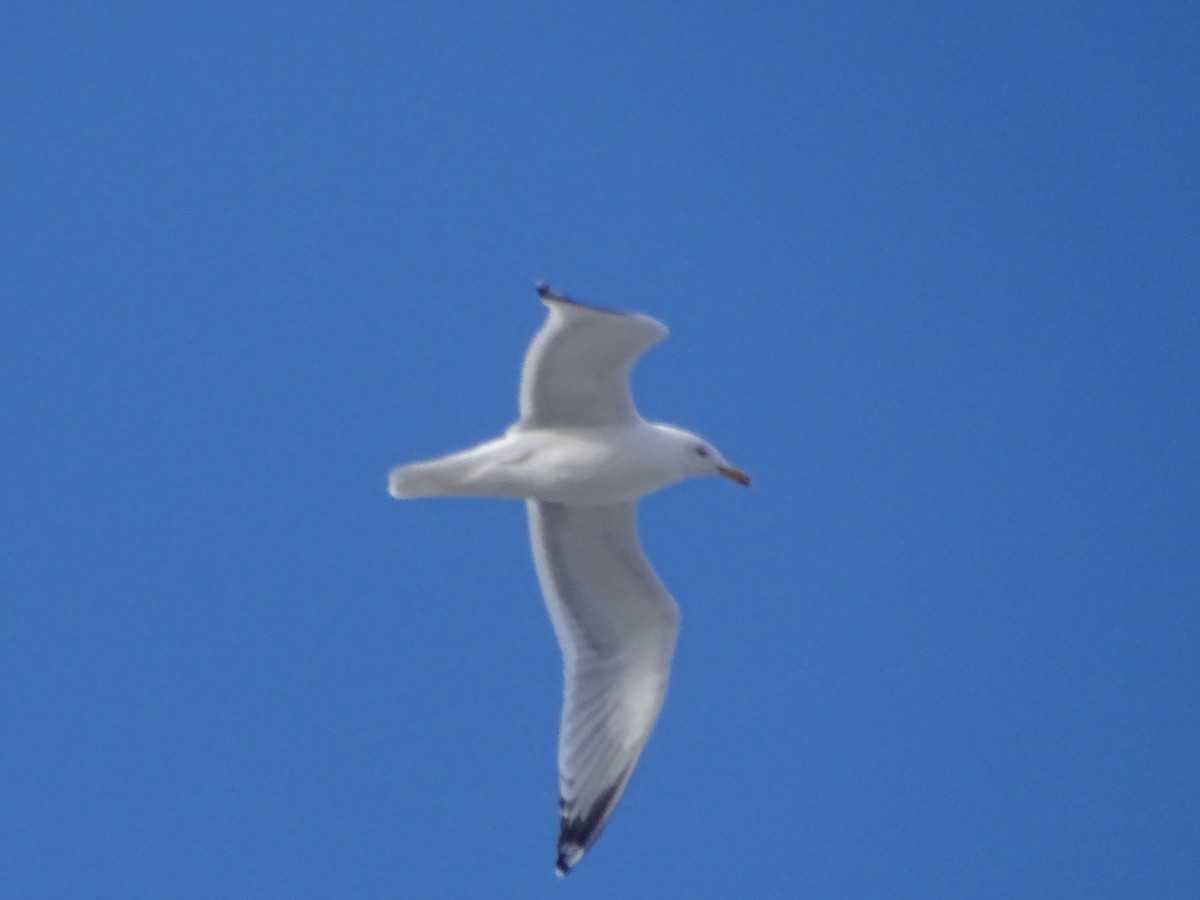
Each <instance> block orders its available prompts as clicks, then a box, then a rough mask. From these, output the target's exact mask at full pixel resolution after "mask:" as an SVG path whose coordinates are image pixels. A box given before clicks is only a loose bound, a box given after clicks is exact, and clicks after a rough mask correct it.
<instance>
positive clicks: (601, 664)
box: [528, 500, 679, 875]
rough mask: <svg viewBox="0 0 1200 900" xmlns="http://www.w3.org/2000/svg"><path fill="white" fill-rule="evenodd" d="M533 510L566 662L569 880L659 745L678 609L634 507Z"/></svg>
mask: <svg viewBox="0 0 1200 900" xmlns="http://www.w3.org/2000/svg"><path fill="white" fill-rule="evenodd" d="M528 507H529V526H530V533H531V536H532V539H533V558H534V563H535V565H536V566H537V573H538V580H539V581H540V582H541V586H542V593H543V595H544V596H545V599H546V607H547V609H548V610H549V611H550V619H551V621H552V622H553V624H554V633H555V635H556V637H557V638H558V643H559V646H560V647H561V648H562V654H563V673H564V676H565V686H564V689H563V712H562V723H561V725H560V729H559V736H558V779H559V790H560V798H559V808H560V815H561V819H560V824H559V836H558V859H557V862H556V864H555V868H556V870H557V871H558V873H559V874H560V875H565V874H566V873H567V872H568V871H569V870H570V868H571V867H572V866H573V865H575V863H577V862H578V861H579V860H580V858H581V857H582V856H583V854H584V853H585V852H586V851H587V849H588V848H589V847H590V846H591V845H592V843H593V842H594V841H595V840H596V838H597V837H599V835H600V832H601V831H602V830H603V828H604V826H605V824H606V823H607V822H608V819H609V817H610V816H611V815H612V812H613V809H614V808H615V807H616V805H617V801H618V800H619V799H620V798H621V794H622V792H623V791H624V790H625V785H626V784H627V783H628V781H629V777H630V776H631V775H632V774H633V768H634V766H635V765H637V761H638V757H639V756H640V755H641V753H642V748H643V747H645V745H646V739H647V738H649V737H650V731H651V729H652V728H653V727H654V722H655V720H656V719H657V718H658V712H659V710H660V709H661V708H662V703H663V698H664V697H665V696H666V690H667V676H668V674H669V671H670V667H671V655H672V653H673V652H674V650H675V635H676V633H677V632H678V630H679V607H678V606H676V605H675V601H674V600H672V599H671V595H670V594H668V593H667V590H666V588H664V587H663V585H662V582H661V581H659V580H658V576H657V575H655V574H654V570H653V569H652V568H651V567H650V563H649V562H648V561H647V560H646V557H645V555H644V554H643V553H642V548H641V546H640V545H639V543H638V536H637V521H636V519H637V505H636V504H635V503H619V504H614V505H611V506H568V505H565V504H560V503H542V502H539V501H535V500H530V501H528Z"/></svg>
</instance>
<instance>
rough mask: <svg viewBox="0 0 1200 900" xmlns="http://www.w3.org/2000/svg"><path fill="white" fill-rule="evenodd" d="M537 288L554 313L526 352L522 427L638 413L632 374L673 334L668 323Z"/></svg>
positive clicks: (613, 421)
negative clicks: (648, 353)
mask: <svg viewBox="0 0 1200 900" xmlns="http://www.w3.org/2000/svg"><path fill="white" fill-rule="evenodd" d="M537 291H538V296H539V297H541V298H542V300H543V301H544V302H545V304H546V306H547V307H549V309H550V316H549V318H547V319H546V323H545V324H544V325H543V326H542V328H541V330H540V331H538V333H537V334H536V335H534V338H533V343H532V344H530V345H529V350H528V352H526V354H525V364H524V366H523V368H522V370H521V420H520V425H521V426H522V427H526V428H543V427H547V426H555V425H574V426H589V425H594V426H598V425H620V424H622V423H624V422H629V421H632V420H634V419H635V418H637V409H636V408H635V407H634V405H633V396H632V394H630V391H629V373H630V372H631V371H632V369H633V364H634V363H635V362H637V359H638V357H639V356H641V355H642V354H643V353H645V352H646V350H648V349H649V348H650V347H652V346H654V345H655V344H657V343H658V342H659V341H661V340H662V339H663V338H665V337H666V336H667V328H666V326H665V325H663V324H662V323H661V322H658V321H656V320H655V319H651V318H650V317H649V316H643V315H638V314H635V313H617V312H609V311H608V310H603V309H597V308H595V307H592V306H585V305H584V304H582V303H578V302H576V301H574V300H571V299H570V298H568V297H564V296H562V295H561V294H558V293H555V292H554V291H552V290H551V289H550V288H548V287H547V286H546V285H544V284H538V286H537Z"/></svg>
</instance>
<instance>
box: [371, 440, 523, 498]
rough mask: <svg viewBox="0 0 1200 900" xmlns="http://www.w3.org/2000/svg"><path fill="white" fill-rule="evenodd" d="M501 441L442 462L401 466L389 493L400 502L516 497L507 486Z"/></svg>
mask: <svg viewBox="0 0 1200 900" xmlns="http://www.w3.org/2000/svg"><path fill="white" fill-rule="evenodd" d="M501 443H502V439H501V440H500V441H488V442H487V443H484V444H480V445H479V446H478V447H472V448H470V449H469V450H462V451H460V452H458V453H451V454H450V455H449V456H443V457H441V458H439V459H431V460H428V461H426V462H418V463H411V464H409V465H407V466H397V467H396V468H394V469H392V471H391V472H389V473H388V493H389V494H391V495H392V496H393V497H395V498H396V499H397V500H408V499H414V498H417V497H502V498H509V497H516V496H520V494H519V493H514V491H513V490H512V488H511V487H510V486H509V485H508V484H507V480H508V479H507V478H506V476H507V474H508V473H507V472H506V471H505V466H504V465H503V463H504V461H505V454H504V453H503V448H502V447H501V446H500V445H501Z"/></svg>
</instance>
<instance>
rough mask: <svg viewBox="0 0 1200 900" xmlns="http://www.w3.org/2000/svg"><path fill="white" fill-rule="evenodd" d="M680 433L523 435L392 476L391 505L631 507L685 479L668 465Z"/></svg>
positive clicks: (520, 431)
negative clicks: (425, 500)
mask: <svg viewBox="0 0 1200 900" xmlns="http://www.w3.org/2000/svg"><path fill="white" fill-rule="evenodd" d="M679 435H680V432H679V431H678V429H674V428H671V426H669V425H660V424H658V423H651V422H643V421H640V420H639V421H637V422H631V423H628V424H625V425H600V426H594V427H593V426H586V427H583V428H564V427H546V428H536V427H535V428H527V427H524V426H522V425H521V424H520V423H518V424H516V425H514V426H513V427H512V428H510V429H509V430H508V431H507V432H506V433H505V434H504V436H503V437H499V438H496V439H495V440H491V441H487V442H486V443H483V444H480V445H479V446H477V447H472V448H470V449H469V450H463V451H460V452H458V453H452V454H450V455H449V456H444V457H442V458H440V459H435V460H431V461H429V462H424V463H414V464H412V465H408V466H403V467H401V468H399V469H395V470H393V472H392V475H391V478H390V479H389V484H388V488H389V490H390V491H391V494H392V496H393V497H396V498H398V499H400V498H403V499H409V498H414V497H449V496H463V497H493V498H497V499H508V500H544V501H547V502H549V503H570V504H579V505H596V504H605V503H624V502H626V501H628V500H636V499H637V498H638V497H641V496H643V495H645V494H650V493H653V492H655V491H658V490H662V489H663V488H665V487H669V486H670V485H672V484H674V483H676V482H677V481H680V480H681V479H683V478H684V477H686V476H685V475H684V474H683V473H681V472H680V471H679V468H678V466H674V465H671V464H670V461H671V456H670V455H669V453H663V452H660V451H662V450H668V451H669V449H670V448H672V447H674V446H675V444H676V443H677V442H678V441H679V439H680V437H679Z"/></svg>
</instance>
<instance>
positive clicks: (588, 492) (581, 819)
mask: <svg viewBox="0 0 1200 900" xmlns="http://www.w3.org/2000/svg"><path fill="white" fill-rule="evenodd" d="M537 293H538V296H539V297H541V299H542V300H543V301H544V302H545V304H546V306H547V307H549V310H550V315H549V317H548V318H547V319H546V322H545V324H544V325H543V326H542V328H541V330H540V331H539V332H538V333H537V334H536V335H535V336H534V339H533V343H532V344H531V345H530V347H529V350H528V352H527V353H526V354H525V363H524V367H523V369H522V372H521V400H520V418H519V419H518V420H517V422H516V424H514V425H513V426H511V427H510V428H509V429H508V430H507V431H506V432H505V433H504V435H503V436H502V437H499V438H496V439H495V440H492V441H488V442H486V443H483V444H480V445H479V446H477V447H473V448H471V449H469V450H463V451H461V452H459V453H453V454H451V455H449V456H445V457H442V458H440V459H435V460H431V461H429V462H419V463H413V464H412V465H406V466H400V467H398V468H396V469H393V470H392V471H391V473H390V475H389V477H388V489H389V491H390V493H391V495H392V496H393V497H396V498H397V499H402V498H411V497H449V496H457V497H498V498H513V499H523V500H525V501H526V505H527V508H528V511H529V530H530V535H531V538H532V542H533V559H534V564H535V566H536V569H537V575H538V581H539V582H540V584H541V588H542V594H543V595H544V597H545V601H546V608H547V609H548V610H549V612H550V620H551V622H552V623H553V625H554V633H555V636H556V637H557V638H558V644H559V647H560V648H561V649H562V655H563V671H564V678H565V685H564V689H563V709H562V721H561V725H560V729H559V739H558V778H559V790H560V796H559V813H560V823H559V836H558V856H557V860H556V863H555V871H556V872H557V873H558V874H559V875H560V876H563V875H566V874H567V872H569V871H570V869H571V867H572V866H574V865H575V864H576V863H577V862H579V860H580V859H581V858H582V857H583V855H584V853H586V852H587V850H588V848H590V847H591V845H592V844H593V843H594V842H595V840H596V838H597V837H599V835H600V832H601V831H602V830H603V828H604V826H605V825H606V824H607V822H608V820H609V817H611V816H612V813H613V809H614V808H615V807H616V804H617V801H618V800H619V799H620V798H621V794H622V793H623V792H624V790H625V786H626V785H627V784H628V783H629V778H630V776H631V775H632V774H633V769H634V766H635V765H636V764H637V761H638V758H639V757H640V756H641V753H642V749H643V748H644V747H645V746H646V740H647V739H648V738H649V737H650V731H651V729H653V727H654V723H655V720H656V719H657V718H658V713H659V710H660V709H661V708H662V704H663V698H664V697H665V696H666V689H667V676H668V674H669V670H670V666H671V656H672V653H673V652H674V649H675V636H676V633H677V632H678V629H679V608H678V606H676V604H675V601H674V600H673V599H672V598H671V595H670V594H669V593H667V590H666V588H665V587H663V584H662V582H661V581H659V579H658V576H656V575H655V574H654V570H653V569H652V568H651V566H650V563H649V562H648V561H647V559H646V557H645V555H644V554H643V553H642V548H641V545H640V544H639V542H638V535H637V521H636V518H637V498H638V497H640V496H642V495H643V494H649V493H652V492H654V491H658V490H661V489H662V488H665V487H667V486H669V485H672V484H675V483H676V482H678V481H682V480H683V479H685V478H692V477H696V476H700V475H721V476H724V477H726V478H729V479H732V480H733V481H736V482H737V483H738V484H741V485H749V484H750V477H749V476H748V475H746V473H745V472H742V471H741V470H740V469H736V468H734V467H733V466H731V465H730V464H729V463H728V462H726V460H725V458H724V457H723V456H722V455H721V454H720V453H718V452H717V450H716V449H715V448H714V447H713V446H712V445H711V444H710V443H708V442H707V441H705V440H704V439H703V438H700V437H698V436H697V435H694V434H692V433H690V432H687V431H684V430H683V429H681V428H676V427H674V426H671V425H663V424H659V423H651V422H647V421H646V420H644V419H643V418H642V417H641V416H640V415H638V412H637V410H636V408H635V407H634V404H633V396H632V395H631V393H630V388H629V376H630V372H631V370H632V369H633V365H634V363H635V362H636V361H637V359H638V357H640V356H641V355H642V354H643V353H644V352H645V351H646V350H648V349H649V348H650V347H652V346H653V345H654V344H657V343H658V342H659V341H661V340H662V339H663V338H665V337H666V336H667V329H666V327H665V326H664V325H662V323H660V322H658V321H656V320H654V319H652V318H649V317H648V316H643V315H636V314H627V313H616V312H610V311H608V310H603V309H597V308H595V307H591V306H586V305H584V304H582V303H579V302H577V301H575V300H572V299H570V298H568V297H564V296H562V295H561V294H558V293H556V292H554V291H553V290H551V289H550V288H549V287H547V286H546V285H545V284H542V283H540V282H539V283H538V284H537Z"/></svg>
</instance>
